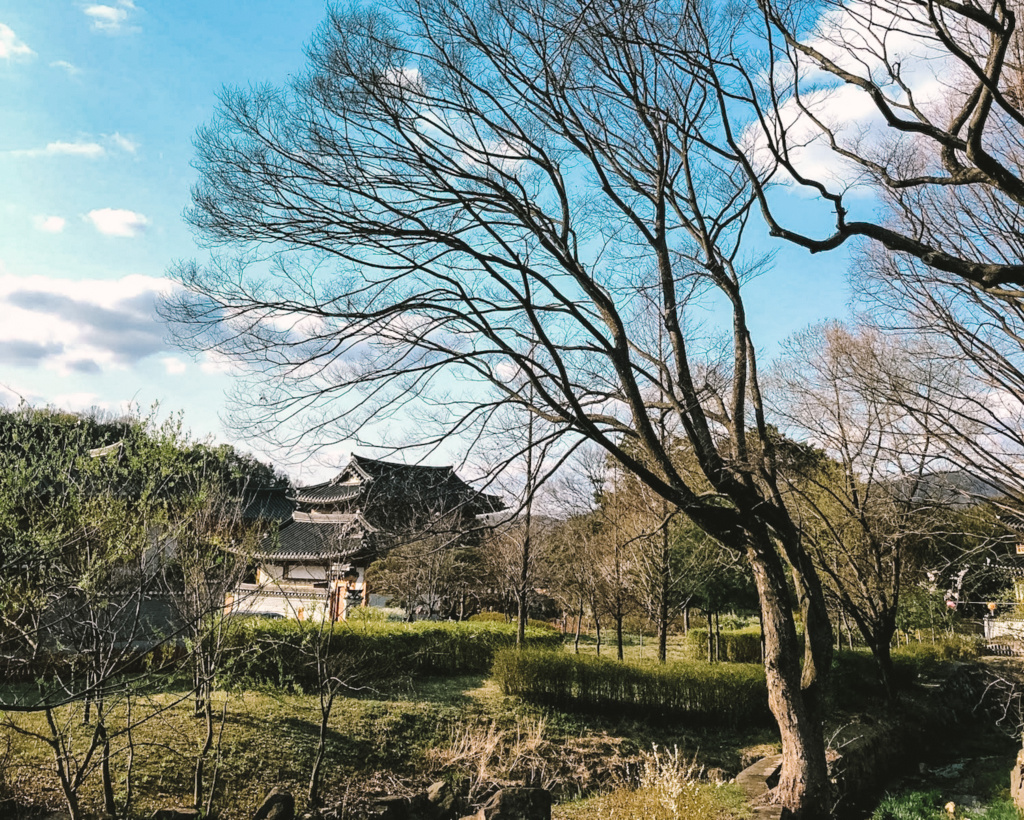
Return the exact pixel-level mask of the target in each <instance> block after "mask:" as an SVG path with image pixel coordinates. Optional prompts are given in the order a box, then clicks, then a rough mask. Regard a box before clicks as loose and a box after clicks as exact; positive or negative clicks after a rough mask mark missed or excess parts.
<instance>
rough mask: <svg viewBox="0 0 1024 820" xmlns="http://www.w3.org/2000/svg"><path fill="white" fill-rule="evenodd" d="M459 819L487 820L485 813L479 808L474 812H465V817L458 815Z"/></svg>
mask: <svg viewBox="0 0 1024 820" xmlns="http://www.w3.org/2000/svg"><path fill="white" fill-rule="evenodd" d="M459 820H487V814H486V813H485V812H484V810H483V809H480V811H478V812H477V813H476V814H467V815H466V816H465V817H460V818H459Z"/></svg>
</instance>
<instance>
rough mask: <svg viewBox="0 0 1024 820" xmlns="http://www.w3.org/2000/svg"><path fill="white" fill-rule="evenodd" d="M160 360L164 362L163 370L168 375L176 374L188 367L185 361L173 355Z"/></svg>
mask: <svg viewBox="0 0 1024 820" xmlns="http://www.w3.org/2000/svg"><path fill="white" fill-rule="evenodd" d="M161 361H162V362H163V364H164V371H165V372H166V373H167V375H168V376H178V375H180V374H182V373H184V372H185V370H187V369H188V368H187V365H186V364H185V362H183V361H182V360H181V359H178V358H175V357H174V356H166V357H164V358H163V359H162V360H161Z"/></svg>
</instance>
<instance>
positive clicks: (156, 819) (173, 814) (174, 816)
mask: <svg viewBox="0 0 1024 820" xmlns="http://www.w3.org/2000/svg"><path fill="white" fill-rule="evenodd" d="M152 820H199V810H198V809H177V808H169V809H157V810H156V811H155V812H153V818H152Z"/></svg>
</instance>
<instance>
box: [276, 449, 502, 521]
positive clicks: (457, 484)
mask: <svg viewBox="0 0 1024 820" xmlns="http://www.w3.org/2000/svg"><path fill="white" fill-rule="evenodd" d="M353 479H355V481H353ZM360 496H362V497H361V498H360ZM354 499H360V501H359V507H360V508H362V509H363V510H364V512H366V511H367V506H369V507H372V508H373V510H374V512H373V514H374V515H378V514H380V513H382V512H383V513H385V515H387V514H388V513H391V512H394V510H386V509H385V508H382V507H381V504H382V503H383V504H385V505H390V504H394V503H396V502H399V501H400V503H402V504H403V506H404V505H405V503H406V502H405V499H410V500H411V501H412V504H413V506H414V507H416V506H419V507H426V508H432V509H435V510H436V509H438V507H439V506H440V507H445V508H447V509H448V510H449V511H450V510H451V509H453V508H454V507H457V506H461V507H463V509H464V511H465V512H466V513H468V514H469V515H483V514H485V513H492V512H498V511H499V510H503V509H504V508H505V505H504V503H503V502H502V500H501V499H500V498H499V497H498V496H496V495H487V494H485V493H479V492H477V491H476V490H475V489H473V487H471V486H470V485H469V484H467V483H466V482H465V481H463V480H462V479H461V478H459V477H458V476H457V475H456V474H455V470H454V469H453V468H452V467H429V466H424V465H420V464H412V465H410V464H397V463H395V462H391V461H378V460H376V459H372V458H363V457H361V456H352V458H351V460H350V461H349V463H348V464H347V465H346V466H345V468H344V469H343V470H342V471H341V472H340V473H339V474H338V475H337V476H335V477H334V478H333V479H331V480H330V481H326V482H324V483H322V484H314V485H312V486H310V487H300V488H299V489H298V490H297V491H296V493H295V499H294V500H295V501H296V502H297V503H299V504H303V505H318V504H340V503H342V502H346V501H352V500H354ZM439 502H440V504H439Z"/></svg>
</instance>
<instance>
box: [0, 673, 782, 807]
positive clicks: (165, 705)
mask: <svg viewBox="0 0 1024 820" xmlns="http://www.w3.org/2000/svg"><path fill="white" fill-rule="evenodd" d="M215 705H216V708H217V711H218V713H219V711H220V710H221V709H222V708H223V707H225V706H226V712H225V714H226V723H225V726H224V731H223V735H222V737H221V743H220V762H219V772H218V787H217V791H216V795H215V800H214V808H215V809H216V810H218V811H219V816H220V817H221V818H222V820H234V819H235V818H238V820H243V818H244V819H245V820H248V818H249V817H251V816H252V813H253V811H254V809H255V808H256V806H257V805H258V804H259V802H260V801H261V800H262V798H263V796H264V795H265V794H266V793H267V792H268V791H269V790H270V789H271V788H273V787H274V786H282V787H284V788H286V789H289V790H291V791H292V792H293V793H294V794H296V796H297V797H299V803H300V810H304V808H305V806H304V799H303V796H304V794H305V790H306V786H307V781H308V777H309V770H310V767H311V764H312V761H313V755H314V753H315V748H316V734H317V726H318V720H319V714H318V709H317V705H318V702H317V699H316V698H315V697H314V696H310V695H301V694H287V693H279V692H272V691H245V692H237V693H224V692H219V693H217V695H216V704H215ZM133 710H134V712H135V715H136V717H138V716H139V715H140V714H142V713H144V712H147V711H151V712H156V711H158V710H162V711H160V713H159V714H158V715H157V716H156V717H153V718H152V719H150V720H148V721H146V722H145V723H143V724H142V725H140V726H138V727H137V728H136V729H135V731H134V733H133V741H134V746H135V759H134V764H133V777H132V780H133V784H134V789H135V799H134V802H133V811H132V814H133V816H136V817H148V816H150V815H151V814H152V813H153V811H154V810H155V809H157V808H160V807H163V806H169V805H188V804H189V803H190V801H191V793H192V771H193V765H194V760H195V756H196V754H197V752H198V750H199V748H200V745H201V740H202V735H203V722H202V721H201V720H197V719H195V718H193V717H192V708H191V701H190V700H189V699H188V698H187V697H185V693H170V692H168V693H158V694H153V695H150V696H148V697H146V698H143V699H140V700H139V701H138V702H136V703H135V705H134V706H133ZM58 717H59V718H61V719H65V720H69V721H71V723H72V724H73V725H74V736H75V737H76V738H77V740H78V741H79V743H81V742H82V741H83V740H84V738H85V736H86V735H87V733H88V732H89V731H90V727H87V726H81V725H80V723H81V711H80V709H79V708H78V707H67V708H66V709H64V710H62V711H61V712H60V713H59V715H58ZM5 720H6V721H9V722H13V723H14V724H16V725H18V726H21V727H24V728H27V729H32V730H35V731H40V732H45V720H44V718H43V716H41V715H37V714H30V715H24V714H22V715H19V714H8V715H6V716H5ZM123 721H124V710H123V707H117V708H116V709H115V710H114V712H113V716H112V718H111V721H110V722H111V725H114V726H116V725H119V724H123ZM8 739H9V741H10V743H11V746H10V755H9V765H8V766H7V768H6V770H5V772H4V774H3V779H2V781H0V790H5V791H6V792H7V795H4V794H3V793H0V799H3V797H5V796H12V797H17V798H18V799H19V800H20V801H21V802H23V803H25V804H28V805H33V806H39V807H43V806H45V807H46V808H51V809H62V808H63V797H62V794H61V791H60V788H59V782H58V780H57V776H56V772H55V768H54V764H53V758H52V753H51V752H50V750H49V748H48V747H47V746H45V745H44V744H43V743H42V742H40V741H39V740H35V739H31V738H28V737H25V736H24V735H21V734H19V733H17V732H16V731H14V730H13V729H12V728H11V727H10V726H6V727H4V726H0V753H2V750H3V749H4V747H5V744H6V743H7V740H8ZM774 742H775V741H774V737H773V736H772V733H771V732H766V731H764V730H757V731H752V732H750V733H748V734H745V735H744V734H740V735H737V734H733V733H728V732H724V731H715V730H701V731H696V730H688V729H686V728H685V727H683V726H679V725H657V726H652V725H650V724H647V723H644V722H642V721H636V720H624V719H620V718H618V717H617V716H615V715H605V716H579V715H570V714H566V713H562V712H558V711H555V710H551V709H541V708H536V707H531V706H528V705H526V704H523V703H522V702H520V701H519V700H518V699H515V698H507V697H505V696H504V695H502V694H501V692H500V691H499V690H498V688H497V687H496V686H494V685H493V684H492V683H491V682H490V681H489V680H487V679H486V678H484V677H483V676H479V675H477V676H466V677H459V678H429V679H423V680H421V681H418V682H416V683H414V684H413V685H412V687H411V688H409V689H408V690H407V691H405V692H402V693H400V694H398V695H394V696H389V697H383V696H382V697H376V698H375V697H359V698H341V699H339V700H338V702H337V704H336V705H335V708H334V713H333V715H332V718H331V721H330V735H329V740H328V760H327V765H326V766H325V775H324V789H323V791H324V795H325V802H326V803H327V804H328V805H330V804H333V803H337V802H340V801H342V800H346V799H348V800H350V801H351V800H352V799H353V798H354V796H355V795H365V794H368V793H374V792H376V793H388V792H394V791H402V790H405V789H410V788H414V787H422V786H425V785H426V784H428V783H429V782H431V781H432V780H435V779H438V778H440V777H442V776H449V777H451V776H458V777H468V778H469V779H470V780H471V782H473V783H474V784H475V785H486V783H488V782H492V781H494V780H510V781H518V782H531V783H535V784H537V785H543V786H545V787H548V788H551V789H552V790H553V791H555V793H556V794H557V795H558V797H559V799H561V800H564V801H571V800H573V799H576V798H579V797H581V796H586V795H590V794H594V793H598V792H607V791H609V790H610V789H612V788H613V787H615V786H622V785H627V784H628V785H633V784H635V782H636V781H637V778H638V774H639V769H640V767H641V765H642V759H643V755H644V753H645V752H650V750H651V749H652V744H658V746H659V747H660V748H662V749H665V748H673V747H678V748H679V749H681V750H682V753H683V754H684V755H685V756H686V757H687V759H688V760H690V761H694V760H696V761H699V765H700V766H702V767H708V768H710V767H721V768H724V769H726V770H727V771H729V772H735V771H738V770H739V769H740V768H741V766H742V764H743V763H744V762H746V760H747V759H748V758H750V757H756V756H759V754H760V753H761V752H767V751H771V750H773V749H774V748H775V747H774ZM126 760H127V749H126V747H125V738H124V737H121V738H118V740H117V741H116V743H115V754H114V772H115V778H116V781H117V787H116V788H117V790H118V797H119V799H123V796H124V772H125V766H126ZM0 768H2V767H0ZM208 771H209V769H208ZM99 784H100V779H99V773H98V772H96V771H93V772H91V773H90V774H89V776H88V778H87V779H86V782H85V784H84V785H83V787H82V803H83V807H84V808H85V809H86V810H87V811H90V812H95V811H98V810H99V808H101V806H102V800H101V794H100V786H99ZM723 794H724V793H723ZM572 806H573V804H572V803H567V807H566V809H565V811H567V812H570V814H558V815H557V816H561V817H566V818H568V817H582V816H583V815H580V814H579V813H578V810H576V811H577V813H576V814H571V812H572V811H574V809H573V808H572ZM595 816H597V815H595ZM608 816H609V817H613V816H618V815H608Z"/></svg>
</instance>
